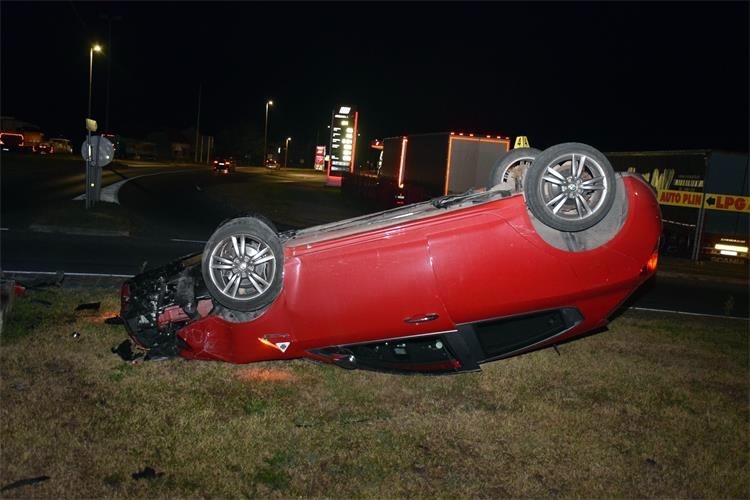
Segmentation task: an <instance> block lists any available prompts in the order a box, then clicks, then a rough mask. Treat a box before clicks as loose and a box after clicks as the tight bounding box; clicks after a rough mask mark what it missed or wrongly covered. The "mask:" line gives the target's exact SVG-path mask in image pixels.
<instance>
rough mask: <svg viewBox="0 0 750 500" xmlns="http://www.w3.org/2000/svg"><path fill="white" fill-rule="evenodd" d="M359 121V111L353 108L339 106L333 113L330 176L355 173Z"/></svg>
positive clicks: (329, 163)
mask: <svg viewBox="0 0 750 500" xmlns="http://www.w3.org/2000/svg"><path fill="white" fill-rule="evenodd" d="M357 119H358V113H357V110H356V108H354V107H352V106H339V107H338V108H336V109H335V110H334V111H333V113H331V140H330V158H329V160H328V175H329V176H336V177H340V176H341V175H342V174H343V173H344V172H353V171H354V158H355V154H356V150H357Z"/></svg>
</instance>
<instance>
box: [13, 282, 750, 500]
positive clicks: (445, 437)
mask: <svg viewBox="0 0 750 500" xmlns="http://www.w3.org/2000/svg"><path fill="white" fill-rule="evenodd" d="M35 299H36V300H39V299H43V300H47V301H48V302H51V303H52V305H51V306H46V305H43V304H41V303H39V302H32V300H35ZM117 300H118V297H117V291H116V290H111V289H100V290H89V291H86V290H81V289H79V290H66V289H54V290H49V291H46V292H35V293H33V294H30V295H29V296H28V297H26V298H23V299H20V300H18V301H17V303H16V304H15V309H14V310H13V314H12V315H11V317H10V319H9V321H8V323H7V325H6V331H5V332H3V338H2V344H1V350H0V361H1V362H2V365H1V367H2V368H1V375H2V385H1V386H0V397H1V402H2V406H1V408H0V443H2V444H1V446H2V449H1V450H0V451H1V453H2V456H1V457H0V458H1V460H0V487H4V486H8V485H10V484H12V483H14V482H15V481H18V480H22V479H27V478H34V477H40V476H48V477H49V479H48V480H44V481H41V482H37V483H35V484H29V485H24V486H19V487H17V488H13V489H10V490H6V491H3V492H2V496H3V497H41V498H51V497H55V498H91V497H97V498H98V497H112V498H121V497H140V498H154V497H157V498H158V497H181V498H182V497H185V498H195V497H221V498H224V497H228V498H236V497H260V498H289V497H376V498H383V497H419V498H424V497H431V496H437V497H459V498H475V497H491V498H502V497H549V496H563V497H591V496H596V497H603V496H604V497H711V498H719V497H721V498H727V497H736V498H739V497H747V496H750V482H749V480H748V477H749V476H748V459H749V455H750V452H749V450H748V442H749V441H750V436H748V407H749V405H748V394H749V383H748V324H747V323H746V322H740V321H730V320H716V319H712V320H703V319H695V318H685V317H680V316H664V315H658V314H653V313H642V312H638V313H636V312H628V313H626V314H624V315H622V316H620V317H618V318H617V319H616V320H615V321H614V322H613V323H612V325H611V330H610V331H609V332H606V333H603V334H600V335H595V336H592V337H588V338H585V339H582V340H579V341H576V342H573V343H570V344H566V345H563V346H561V347H560V352H561V356H558V355H557V354H555V352H554V351H553V350H545V351H541V352H537V353H533V354H530V355H526V356H521V357H517V358H513V359H510V360H506V361H502V362H497V363H491V364H488V365H485V366H484V370H483V372H482V373H477V374H466V375H460V376H453V377H424V376H397V375H388V374H378V373H370V372H364V371H353V372H352V371H345V370H341V369H338V368H335V367H330V366H321V365H316V364H313V363H309V362H306V361H292V362H275V363H257V364H253V365H230V364H223V363H213V362H189V361H185V360H181V359H175V360H169V361H163V362H146V363H142V364H136V365H133V364H128V363H125V362H123V361H122V360H121V359H120V358H119V357H117V356H116V355H114V354H112V352H111V350H110V349H111V348H112V347H114V346H115V345H117V344H118V343H119V342H120V341H122V340H123V339H124V330H123V327H122V326H111V325H106V324H104V323H103V319H104V318H106V317H107V316H108V315H109V313H110V312H111V313H113V314H114V312H115V311H116V308H117ZM94 301H101V302H102V306H101V310H100V311H99V312H93V313H81V312H78V313H76V312H74V309H75V306H76V305H77V304H78V303H81V302H94ZM73 332H78V333H79V334H80V335H79V336H78V337H73V336H72V333H73ZM147 467H150V468H151V471H150V473H149V470H148V469H146V468H147ZM139 472H141V473H142V475H144V476H146V477H143V478H140V479H134V478H133V474H136V473H139Z"/></svg>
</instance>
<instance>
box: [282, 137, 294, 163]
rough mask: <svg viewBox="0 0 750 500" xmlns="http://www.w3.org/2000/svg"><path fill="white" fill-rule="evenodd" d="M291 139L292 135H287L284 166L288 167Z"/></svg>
mask: <svg viewBox="0 0 750 500" xmlns="http://www.w3.org/2000/svg"><path fill="white" fill-rule="evenodd" d="M291 140H292V138H291V137H287V138H286V142H285V143H284V168H286V159H287V157H288V156H289V141H291Z"/></svg>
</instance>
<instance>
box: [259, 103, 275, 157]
mask: <svg viewBox="0 0 750 500" xmlns="http://www.w3.org/2000/svg"><path fill="white" fill-rule="evenodd" d="M268 106H273V101H268V102H266V128H265V132H264V133H263V163H261V166H263V167H265V166H266V152H267V147H268Z"/></svg>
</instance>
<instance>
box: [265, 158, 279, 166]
mask: <svg viewBox="0 0 750 500" xmlns="http://www.w3.org/2000/svg"><path fill="white" fill-rule="evenodd" d="M266 168H279V162H278V161H277V160H275V159H273V158H269V159H267V160H266Z"/></svg>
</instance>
